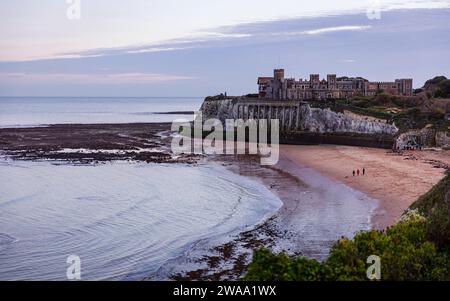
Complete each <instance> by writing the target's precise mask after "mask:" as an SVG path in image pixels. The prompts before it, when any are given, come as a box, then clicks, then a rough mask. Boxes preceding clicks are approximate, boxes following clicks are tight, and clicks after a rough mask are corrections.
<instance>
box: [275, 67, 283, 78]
mask: <svg viewBox="0 0 450 301" xmlns="http://www.w3.org/2000/svg"><path fill="white" fill-rule="evenodd" d="M273 78H274V79H275V80H277V79H279V80H282V79H284V69H275V70H273Z"/></svg>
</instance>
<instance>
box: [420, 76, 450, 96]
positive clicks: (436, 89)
mask: <svg viewBox="0 0 450 301" xmlns="http://www.w3.org/2000/svg"><path fill="white" fill-rule="evenodd" d="M425 89H426V90H428V93H429V95H430V96H431V97H436V98H450V80H449V79H447V78H446V77H445V76H436V77H435V78H433V79H430V80H428V81H427V82H426V83H425Z"/></svg>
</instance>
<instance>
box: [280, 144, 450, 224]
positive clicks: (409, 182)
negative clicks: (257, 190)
mask: <svg viewBox="0 0 450 301" xmlns="http://www.w3.org/2000/svg"><path fill="white" fill-rule="evenodd" d="M280 155H281V157H282V158H283V159H285V160H289V161H290V162H291V163H292V164H294V165H298V166H299V167H309V168H312V169H314V170H316V171H318V172H320V173H321V174H323V175H324V176H326V177H329V178H331V179H333V180H335V181H339V182H341V183H343V184H345V185H347V186H349V187H351V188H353V189H355V190H358V191H361V192H363V193H366V194H367V195H368V196H370V197H372V198H375V199H377V200H379V201H380V206H379V208H378V210H377V212H376V213H375V216H374V217H373V220H372V222H373V223H374V226H375V227H376V228H380V229H383V228H385V227H387V226H390V225H392V224H394V223H395V222H396V221H397V220H398V218H399V217H400V216H401V214H402V213H403V212H404V210H405V209H407V208H408V207H409V206H410V205H411V204H412V203H413V202H414V201H415V200H416V199H417V198H418V197H420V196H421V195H422V194H424V193H426V192H427V191H428V190H429V189H430V188H431V187H433V186H434V185H435V184H436V183H437V182H438V181H439V180H440V179H442V178H443V176H444V174H445V170H446V168H447V169H448V167H449V166H450V151H432V150H430V151H405V152H403V153H394V152H392V151H387V150H383V149H374V148H364V147H352V146H337V145H282V146H280ZM363 168H365V169H366V174H365V175H364V176H363V175H360V176H353V175H352V172H353V170H357V169H360V171H362V169H363Z"/></svg>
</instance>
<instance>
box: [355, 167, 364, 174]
mask: <svg viewBox="0 0 450 301" xmlns="http://www.w3.org/2000/svg"><path fill="white" fill-rule="evenodd" d="M360 174H361V173H360V170H359V169H357V170H353V176H355V175H357V176H359V175H360ZM365 174H366V168H365V167H363V169H362V175H363V176H364V175H365Z"/></svg>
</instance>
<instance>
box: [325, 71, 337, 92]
mask: <svg viewBox="0 0 450 301" xmlns="http://www.w3.org/2000/svg"><path fill="white" fill-rule="evenodd" d="M327 83H328V89H329V90H334V89H336V74H328V75H327Z"/></svg>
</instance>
